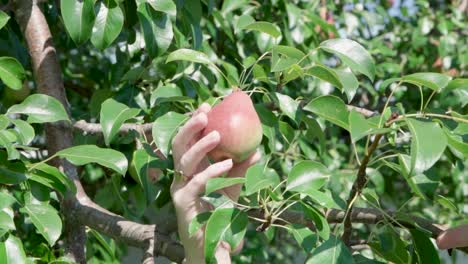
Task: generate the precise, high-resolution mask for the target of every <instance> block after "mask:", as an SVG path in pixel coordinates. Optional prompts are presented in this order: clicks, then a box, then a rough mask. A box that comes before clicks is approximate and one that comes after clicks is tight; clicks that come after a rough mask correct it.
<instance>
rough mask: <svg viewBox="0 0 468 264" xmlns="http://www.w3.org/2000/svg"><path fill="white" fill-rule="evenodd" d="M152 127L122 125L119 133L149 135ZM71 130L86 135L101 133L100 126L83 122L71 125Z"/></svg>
mask: <svg viewBox="0 0 468 264" xmlns="http://www.w3.org/2000/svg"><path fill="white" fill-rule="evenodd" d="M152 127H153V123H146V124H128V123H127V124H123V125H122V126H121V127H120V129H119V132H120V133H124V134H127V133H129V132H130V131H131V130H135V131H137V132H143V133H148V132H150V133H151V129H152ZM73 128H74V129H76V130H80V131H82V132H84V133H86V134H100V133H102V126H101V124H98V123H87V122H86V121H84V120H80V121H78V122H76V123H75V124H74V125H73Z"/></svg>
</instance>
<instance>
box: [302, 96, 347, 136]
mask: <svg viewBox="0 0 468 264" xmlns="http://www.w3.org/2000/svg"><path fill="white" fill-rule="evenodd" d="M304 110H307V111H310V112H312V113H314V114H316V115H318V116H320V117H322V118H325V120H327V121H330V122H332V123H333V124H335V125H338V126H340V127H342V128H344V129H346V130H349V123H348V116H349V112H348V110H347V108H346V105H345V103H344V102H343V100H341V99H340V98H338V97H336V96H333V95H325V96H320V97H317V98H315V99H313V100H312V101H310V102H309V103H308V104H307V105H306V106H305V107H304Z"/></svg>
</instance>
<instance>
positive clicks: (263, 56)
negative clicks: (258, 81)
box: [239, 51, 270, 86]
mask: <svg viewBox="0 0 468 264" xmlns="http://www.w3.org/2000/svg"><path fill="white" fill-rule="evenodd" d="M268 53H270V52H269V51H267V52H265V53H263V54H262V55H261V56H260V57H259V58H258V59H257V60H256V61H255V63H254V64H253V65H252V66H250V70H249V72H248V73H247V75H245V76H244V78H243V79H242V80H240V81H239V82H240V85H241V86H243V85H244V83H245V81H247V79H248V78H249V77H250V75H251V74H252V71H253V68H254V66H255V65H257V64H258V63H259V62H260V61H261V60H263V58H265V56H267V55H268Z"/></svg>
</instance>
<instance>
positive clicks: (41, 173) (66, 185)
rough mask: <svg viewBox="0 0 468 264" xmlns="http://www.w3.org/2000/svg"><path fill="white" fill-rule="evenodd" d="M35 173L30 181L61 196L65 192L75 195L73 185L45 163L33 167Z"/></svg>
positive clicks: (59, 172)
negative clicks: (59, 193)
mask: <svg viewBox="0 0 468 264" xmlns="http://www.w3.org/2000/svg"><path fill="white" fill-rule="evenodd" d="M34 166H35V167H34V169H35V172H34V173H32V174H31V175H30V177H29V179H30V180H33V181H36V182H38V183H41V184H43V185H45V186H47V187H49V188H52V189H56V190H58V191H60V192H61V193H62V194H65V193H66V191H67V190H69V191H71V192H72V193H76V186H75V184H74V183H73V182H72V181H71V180H70V179H69V178H68V177H67V176H66V175H65V174H63V172H61V171H60V170H59V169H57V168H56V167H53V166H50V165H48V164H46V163H41V164H37V165H34Z"/></svg>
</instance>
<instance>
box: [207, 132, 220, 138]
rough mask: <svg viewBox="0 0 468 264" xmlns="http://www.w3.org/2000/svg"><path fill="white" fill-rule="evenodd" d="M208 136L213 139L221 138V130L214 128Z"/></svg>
mask: <svg viewBox="0 0 468 264" xmlns="http://www.w3.org/2000/svg"><path fill="white" fill-rule="evenodd" d="M208 137H209V138H210V139H213V140H218V139H219V138H220V135H219V132H218V131H216V130H214V131H211V132H210V133H209V134H208Z"/></svg>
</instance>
